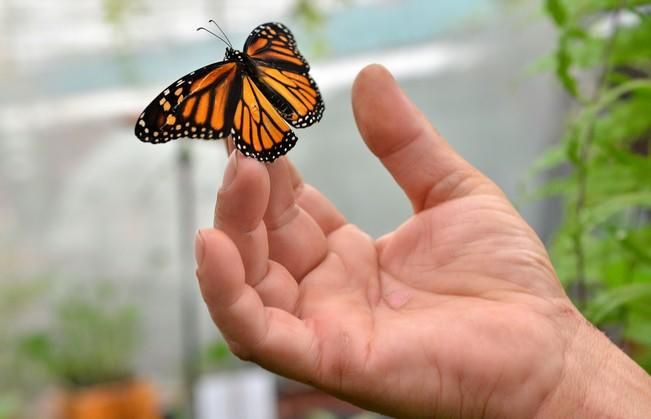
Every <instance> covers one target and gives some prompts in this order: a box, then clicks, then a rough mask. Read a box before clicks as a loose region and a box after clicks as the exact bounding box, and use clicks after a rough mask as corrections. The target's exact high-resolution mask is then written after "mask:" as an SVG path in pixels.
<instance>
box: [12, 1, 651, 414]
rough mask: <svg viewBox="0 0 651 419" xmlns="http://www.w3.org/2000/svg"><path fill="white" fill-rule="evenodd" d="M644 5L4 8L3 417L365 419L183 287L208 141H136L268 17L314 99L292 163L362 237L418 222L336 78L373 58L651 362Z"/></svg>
mask: <svg viewBox="0 0 651 419" xmlns="http://www.w3.org/2000/svg"><path fill="white" fill-rule="evenodd" d="M648 15H649V7H648V5H647V2H640V1H628V2H624V1H588V0H581V1H576V2H570V1H565V2H564V1H561V0H555V1H554V0H547V1H534V0H454V1H453V0H440V1H429V0H321V1H320V0H282V1H281V0H279V1H274V2H265V1H261V0H188V1H184V2H179V1H172V0H157V1H154V0H86V1H84V2H80V1H73V0H57V1H49V2H43V1H37V0H0V92H1V93H0V419H8V418H32V417H39V418H41V417H61V418H73V419H76V418H84V419H94V418H106V419H108V418H123V419H124V418H152V419H153V418H162V417H169V418H200V419H208V418H344V417H345V418H349V417H355V418H367V417H368V418H371V417H377V415H375V414H372V413H369V412H364V411H361V410H359V409H357V408H355V407H353V406H351V405H349V404H346V403H344V402H341V401H338V400H336V399H334V398H331V397H328V396H326V395H324V394H322V393H320V392H318V391H315V390H313V389H311V388H308V387H306V386H302V385H299V384H297V383H293V382H290V381H287V380H283V379H280V378H278V377H276V376H274V375H272V374H270V373H267V372H265V371H264V370H261V369H259V368H257V367H255V366H253V365H250V364H246V363H243V362H240V361H238V360H236V359H234V357H233V356H232V355H231V354H230V353H229V352H228V349H227V347H226V346H225V345H224V343H223V342H222V341H221V340H220V337H219V333H218V331H217V330H216V329H215V328H214V326H213V324H212V323H211V321H210V319H209V317H208V316H207V314H206V310H205V309H204V307H203V302H202V300H201V298H200V296H199V295H198V290H197V287H196V283H195V277H194V258H193V240H194V233H195V231H196V229H197V228H199V227H205V226H209V225H211V224H212V214H213V207H214V200H215V196H216V191H217V188H218V186H219V185H220V183H221V176H222V172H223V169H224V166H225V162H226V155H225V151H224V147H223V144H221V142H198V141H197V142H191V141H190V140H187V141H186V140H182V141H181V140H180V141H175V142H172V143H168V144H166V145H164V146H155V147H154V146H151V145H149V144H144V143H141V142H140V141H138V140H137V139H136V138H135V136H134V135H133V126H134V123H135V119H136V117H137V116H138V115H139V113H140V112H141V111H142V109H144V107H145V106H146V105H147V104H148V103H149V102H150V101H151V99H152V98H153V97H154V96H155V95H157V94H158V93H159V92H160V91H161V90H162V89H163V88H164V87H165V86H167V84H169V83H170V82H172V81H173V80H175V79H177V78H178V77H180V76H182V75H184V74H186V73H189V72H191V71H193V70H195V69H197V68H199V67H202V66H204V65H206V64H208V63H210V62H214V61H218V60H221V59H222V57H223V54H224V48H225V46H224V45H223V44H222V43H220V42H219V41H218V40H217V39H215V38H213V37H211V36H209V35H208V34H206V33H205V32H196V31H195V28H196V27H198V26H205V25H207V24H208V19H211V18H212V19H215V20H216V21H217V22H218V23H219V24H220V25H221V27H222V28H223V29H224V30H225V32H226V33H228V35H229V37H230V38H231V40H232V41H233V44H234V45H235V46H236V47H239V46H241V45H243V43H244V40H245V39H246V36H247V35H248V33H249V32H250V31H251V30H252V29H253V28H254V27H255V26H257V25H258V24H260V23H263V22H266V21H281V22H284V23H285V24H287V25H288V26H289V27H290V28H291V29H292V30H293V32H294V34H295V36H296V38H297V40H298V44H299V47H300V48H301V51H302V52H303V54H304V55H305V56H306V57H307V59H308V60H309V61H310V63H311V65H312V75H313V77H314V78H315V80H316V81H317V82H318V84H319V86H320V87H321V91H322V94H323V97H324V100H325V103H326V112H325V114H324V117H323V120H322V121H321V122H320V123H319V124H317V125H315V126H313V127H311V128H309V129H306V130H300V131H299V132H297V134H298V136H299V138H300V140H299V142H298V144H297V146H296V147H295V149H294V150H292V152H291V153H290V157H291V159H292V160H293V161H294V163H295V164H296V165H297V167H298V168H299V169H300V170H301V171H302V173H303V175H304V178H305V180H306V181H307V182H309V183H311V184H313V185H315V186H316V187H317V188H319V189H321V190H322V191H323V192H324V193H325V194H326V195H327V196H328V197H329V198H330V199H331V200H332V201H333V202H334V203H335V205H337V206H338V207H339V208H340V209H341V210H342V212H343V213H344V214H345V215H346V216H347V217H348V219H349V220H350V221H351V222H353V223H355V224H358V225H359V226H360V227H362V228H363V229H365V230H367V231H368V232H369V233H370V234H372V235H373V236H375V237H377V236H380V235H382V234H383V233H386V232H388V231H390V230H391V229H393V228H394V227H395V226H396V225H398V224H399V223H401V221H402V220H404V219H405V218H406V217H407V216H409V214H410V207H409V205H408V203H407V201H406V200H405V199H404V198H403V196H402V193H401V191H400V190H399V189H398V187H397V186H396V185H395V184H394V183H393V181H392V179H391V177H390V176H389V175H388V174H387V173H386V172H385V171H384V169H383V168H382V167H381V165H380V164H379V163H378V161H376V160H375V159H374V158H373V157H372V155H371V154H370V153H369V152H368V151H367V150H366V149H365V146H364V145H363V142H362V141H361V139H360V137H359V134H358V133H357V130H356V128H355V124H354V120H353V116H352V111H351V106H350V87H351V84H352V81H353V79H354V77H355V75H356V73H357V72H358V71H359V70H360V69H361V68H362V67H363V66H365V65H367V64H370V63H381V64H383V65H385V66H386V67H388V68H389V69H390V70H391V71H392V72H393V73H394V74H395V76H396V77H397V79H398V81H399V83H400V84H401V86H403V88H404V89H405V90H406V92H407V93H408V95H409V96H410V97H411V98H412V99H413V100H414V102H415V103H416V104H417V105H418V106H419V107H420V108H421V109H422V110H423V111H424V113H425V114H426V115H427V116H428V118H429V119H430V120H431V121H432V122H433V123H434V124H435V126H436V127H437V128H438V130H439V131H440V132H441V133H442V134H443V135H444V136H445V137H446V138H447V139H448V140H449V142H450V143H451V144H452V145H453V146H454V147H455V148H456V149H457V150H458V151H459V152H460V153H461V154H462V155H463V156H464V157H465V158H466V159H468V160H469V161H470V162H471V163H473V164H474V165H476V166H477V167H478V168H479V169H480V170H482V171H483V172H484V173H485V174H487V175H488V176H489V177H491V178H492V179H493V180H495V181H496V182H497V183H498V184H499V185H500V186H501V187H502V188H503V189H504V190H505V191H506V193H507V194H508V196H509V197H510V198H511V199H512V200H513V201H514V202H515V203H516V205H517V206H518V208H519V209H520V210H521V212H522V214H523V215H524V217H525V218H526V219H527V220H528V221H529V223H530V224H531V225H532V226H533V227H534V228H535V229H536V231H537V232H538V233H539V234H540V235H541V236H542V238H543V239H544V240H545V241H546V242H547V243H548V244H549V246H550V249H551V251H552V254H553V256H554V262H555V264H556V266H557V269H558V270H559V275H560V276H561V279H562V280H563V282H564V283H565V284H567V286H568V290H569V292H570V294H571V295H572V297H573V298H574V299H575V301H576V302H577V304H578V305H579V306H580V308H581V309H582V310H583V311H584V313H586V315H587V316H588V317H589V318H590V319H591V320H592V321H593V322H595V324H597V325H598V326H600V327H602V328H603V329H604V330H606V331H607V332H608V333H609V334H610V335H611V336H612V337H613V339H614V340H615V341H616V342H617V343H618V344H620V345H621V346H622V347H623V348H624V349H626V350H627V351H629V353H631V354H632V355H633V356H634V357H635V358H636V360H638V361H639V362H640V363H641V364H642V365H643V366H646V367H647V368H649V365H650V364H651V363H650V362H649V350H648V349H649V346H650V345H651V309H650V308H649V307H651V304H649V303H650V302H651V229H650V228H649V210H648V208H649V206H650V205H651V188H650V186H649V184H651V182H649V179H651V163H650V162H649V157H648V151H649V147H648V143H649V137H650V136H651V135H650V134H651V89H649V77H650V74H651V50H650V48H651V24H650V23H649V17H648Z"/></svg>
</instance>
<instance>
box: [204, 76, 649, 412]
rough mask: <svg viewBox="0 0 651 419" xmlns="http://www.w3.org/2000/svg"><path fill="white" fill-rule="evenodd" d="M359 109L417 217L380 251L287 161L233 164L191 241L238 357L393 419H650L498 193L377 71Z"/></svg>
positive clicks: (367, 135) (236, 159)
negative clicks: (207, 225)
mask: <svg viewBox="0 0 651 419" xmlns="http://www.w3.org/2000/svg"><path fill="white" fill-rule="evenodd" d="M352 97H353V111H354V114H355V119H356V121H357V125H358V127H359V131H360V133H361V136H362V138H363V139H364V141H365V143H366V145H367V146H368V148H369V150H370V151H371V152H372V153H373V154H374V155H375V156H377V158H378V159H379V160H380V161H381V162H382V164H383V165H384V166H385V167H386V169H387V170H388V171H389V172H390V173H391V175H392V176H393V178H394V179H395V181H396V182H397V183H398V184H399V185H400V187H401V188H402V189H403V191H404V192H405V195H406V198H407V199H409V200H410V201H411V204H412V206H413V215H412V216H411V217H410V218H408V219H407V220H405V222H404V223H403V224H402V225H400V226H399V227H398V228H396V229H395V230H394V231H393V232H391V233H389V234H387V235H385V236H383V237H381V238H379V239H377V240H373V239H372V238H371V237H369V236H368V235H367V234H366V233H364V232H363V231H361V230H360V229H359V228H357V227H356V226H354V225H352V224H349V223H347V221H346V219H345V218H344V216H343V215H342V214H341V213H340V212H338V211H337V209H336V208H335V207H334V206H333V205H332V204H331V203H330V202H329V201H328V200H327V199H326V198H325V197H324V196H323V195H321V194H320V193H319V191H317V190H316V189H314V188H313V187H311V186H309V185H307V184H305V183H303V181H302V180H301V177H300V175H299V173H298V172H297V170H296V169H295V168H294V167H293V166H292V165H291V163H290V162H289V160H287V159H286V158H284V157H283V158H281V159H279V160H277V162H276V163H274V164H273V165H264V164H261V163H259V162H257V161H255V160H253V159H248V158H244V157H243V156H241V154H240V153H238V152H235V153H232V154H231V156H230V158H229V164H228V166H227V169H226V172H225V174H224V181H223V185H222V187H221V188H220V190H219V193H218V197H217V206H216V211H215V226H214V228H211V229H205V230H201V231H200V232H199V233H198V235H197V241H196V254H197V262H198V268H197V276H198V278H199V284H200V288H201V291H202V294H203V296H204V300H205V302H206V304H207V307H208V309H209V311H210V313H211V316H212V318H213V320H214V321H215V324H216V325H217V326H218V327H219V329H220V331H221V332H222V334H223V335H224V338H225V339H226V341H227V342H228V344H229V346H230V348H231V350H232V351H233V352H234V353H235V354H236V355H237V356H239V357H240V358H242V359H247V360H251V361H253V362H256V363H258V364H259V365H261V366H262V367H264V368H266V369H268V370H270V371H273V372H275V373H278V374H281V375H283V376H286V377H290V378H293V379H296V380H299V381H302V382H305V383H308V384H312V385H314V386H316V387H319V388H321V389H323V390H325V391H327V392H329V393H331V394H334V395H336V396H338V397H340V398H342V399H345V400H348V401H351V402H353V403H355V404H357V405H359V406H361V407H364V408H367V409H370V410H374V411H377V412H381V413H383V414H386V415H391V416H396V417H406V418H407V417H408V418H428V417H429V418H431V417H436V418H453V417H458V418H461V417H463V418H474V417H496V418H497V417H500V418H509V417H513V418H526V417H582V416H583V417H586V415H587V416H590V417H600V416H602V415H603V416H604V417H606V416H608V417H645V416H648V415H649V414H651V405H650V404H649V403H651V402H649V399H651V398H649V397H648V396H649V395H650V394H651V392H649V391H650V390H651V380H650V379H649V376H648V375H646V373H644V372H643V371H642V370H641V369H639V368H638V367H637V366H636V365H635V364H634V363H633V362H632V361H631V360H630V359H628V358H627V357H626V356H625V355H624V354H623V353H621V352H620V351H619V350H618V349H617V348H616V347H614V346H613V345H611V344H610V343H609V342H608V341H607V339H606V338H605V337H603V335H601V333H600V332H598V331H597V330H595V329H594V328H592V327H591V326H590V325H589V324H588V323H587V322H586V321H585V320H584V319H583V317H582V316H581V315H580V314H579V313H578V311H577V310H576V309H575V307H574V306H573V305H572V303H571V302H570V300H569V299H568V297H567V296H566V294H565V292H564V290H563V288H562V286H561V284H560V283H559V281H558V279H557V277H556V274H555V272H554V269H553V267H552V265H551V262H550V260H549V257H548V255H547V252H546V250H545V248H544V246H543V244H542V243H541V241H540V240H539V238H538V237H537V236H536V234H535V232H534V231H533V230H532V229H531V228H530V227H529V226H528V225H527V223H526V222H525V221H524V220H523V219H522V218H521V217H520V215H519V214H518V213H517V211H516V210H515V209H514V208H513V206H512V205H511V204H510V203H509V201H508V200H507V199H506V197H505V196H504V194H503V192H502V191H501V190H500V189H499V188H498V187H497V186H496V185H495V184H494V183H493V182H492V181H491V180H490V179H488V178H487V177H485V176H484V175H482V174H481V173H480V172H479V171H477V169H475V168H474V167H472V166H471V165H470V164H469V163H467V162H466V161H464V160H463V158H461V157H460V156H459V155H458V154H456V153H455V151H454V150H452V148H451V147H450V146H449V145H448V144H447V143H446V142H445V140H444V139H443V138H442V137H441V136H440V135H439V134H438V133H437V132H436V130H435V129H434V128H433V127H432V126H431V125H430V124H429V122H427V120H426V119H425V118H424V117H423V115H422V114H421V113H420V112H419V111H418V110H417V109H416V108H415V106H414V105H413V104H412V103H411V102H410V101H409V100H408V99H407V97H406V96H405V95H404V94H403V93H402V91H401V90H400V88H399V87H398V85H397V84H396V82H395V80H394V79H393V78H392V76H391V75H390V74H389V73H388V72H387V71H386V70H385V69H384V68H382V67H380V66H377V65H372V66H369V67H367V68H365V69H364V70H362V72H361V73H360V74H359V76H358V77H357V79H356V81H355V84H354V86H353V92H352ZM597 367H598V368H597ZM609 372H610V373H609ZM613 377H615V379H613ZM645 399H646V402H645Z"/></svg>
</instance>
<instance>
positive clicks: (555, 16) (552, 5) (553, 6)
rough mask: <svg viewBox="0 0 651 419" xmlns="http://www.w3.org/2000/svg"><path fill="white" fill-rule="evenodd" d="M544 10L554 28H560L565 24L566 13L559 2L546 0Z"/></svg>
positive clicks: (559, 0) (557, 0) (558, 0)
mask: <svg viewBox="0 0 651 419" xmlns="http://www.w3.org/2000/svg"><path fill="white" fill-rule="evenodd" d="M545 10H546V11H547V14H549V16H551V18H552V20H553V21H554V23H556V26H559V27H562V26H565V24H566V23H567V11H566V10H565V7H564V6H563V3H562V2H561V0H546V1H545Z"/></svg>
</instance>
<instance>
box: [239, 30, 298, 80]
mask: <svg viewBox="0 0 651 419" xmlns="http://www.w3.org/2000/svg"><path fill="white" fill-rule="evenodd" d="M244 53H245V54H246V55H248V56H249V57H250V58H252V59H253V60H260V61H264V62H265V63H267V64H269V65H272V66H274V67H278V68H285V69H290V70H294V71H297V72H304V73H307V72H308V71H309V70H310V65H309V64H308V63H307V60H305V58H304V57H303V55H301V53H300V51H299V50H298V47H297V46H296V40H295V39H294V35H292V33H291V32H290V31H289V29H288V28H287V27H286V26H285V25H283V24H282V23H275V22H269V23H263V24H262V25H260V26H258V27H257V28H255V29H253V31H252V32H251V34H250V35H249V37H248V38H247V40H246V43H245V44H244Z"/></svg>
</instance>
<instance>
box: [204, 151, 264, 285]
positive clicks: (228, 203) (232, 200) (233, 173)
mask: <svg viewBox="0 0 651 419" xmlns="http://www.w3.org/2000/svg"><path fill="white" fill-rule="evenodd" d="M268 201H269V176H268V174H267V171H266V170H265V168H264V165H263V164H261V163H259V162H257V161H255V160H254V159H249V158H246V157H244V156H243V155H242V153H239V152H237V151H233V152H232V153H231V155H230V157H229V159H228V164H227V166H226V171H225V172H224V180H223V183H222V186H221V188H220V190H219V192H218V194H217V205H216V207H215V227H216V228H219V229H221V230H223V231H224V232H225V233H226V234H227V235H228V236H229V237H230V239H231V240H232V241H233V243H235V245H236V246H237V249H238V250H239V253H240V254H241V255H242V263H243V266H244V272H245V275H246V282H247V283H248V284H250V285H252V286H256V285H257V284H258V283H259V282H260V281H261V280H262V278H263V277H264V276H265V275H266V273H267V269H268V259H269V248H268V244H267V232H266V229H265V226H264V224H263V223H262V216H263V215H264V212H265V210H266V207H267V203H268Z"/></svg>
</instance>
